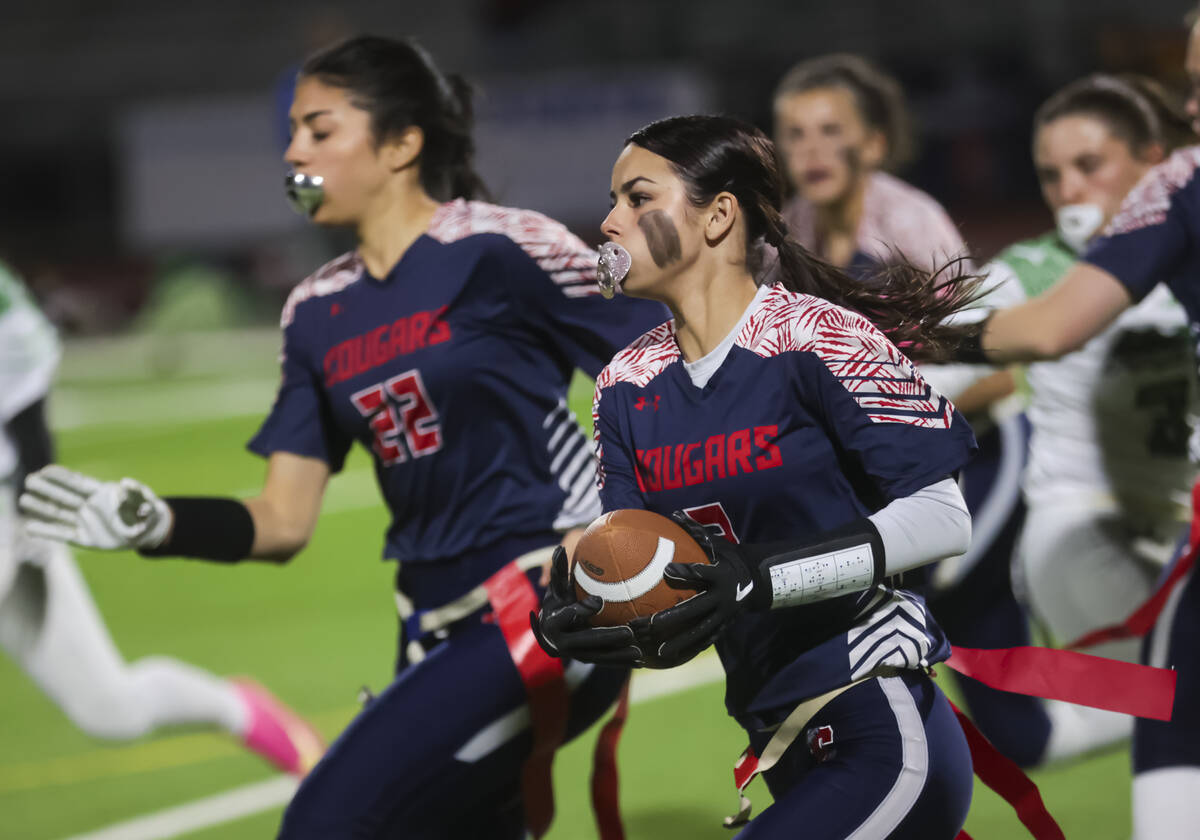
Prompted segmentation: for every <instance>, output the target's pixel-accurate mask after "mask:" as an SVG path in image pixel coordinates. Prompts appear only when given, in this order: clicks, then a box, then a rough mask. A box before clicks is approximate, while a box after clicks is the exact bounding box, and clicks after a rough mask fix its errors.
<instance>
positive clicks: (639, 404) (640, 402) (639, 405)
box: [633, 394, 662, 411]
mask: <svg viewBox="0 0 1200 840" xmlns="http://www.w3.org/2000/svg"><path fill="white" fill-rule="evenodd" d="M661 399H662V394H655V395H654V410H655V411H658V401H659V400H661ZM646 405H647V403H646V398H645V397H638V398H637V402H635V403H634V404H633V407H634V408H636V409H637V410H638V411H641V410H642V409H643V408H645V407H646Z"/></svg>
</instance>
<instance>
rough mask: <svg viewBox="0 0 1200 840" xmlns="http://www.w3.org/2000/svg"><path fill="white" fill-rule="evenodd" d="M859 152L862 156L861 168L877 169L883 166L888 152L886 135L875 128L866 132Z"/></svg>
mask: <svg viewBox="0 0 1200 840" xmlns="http://www.w3.org/2000/svg"><path fill="white" fill-rule="evenodd" d="M859 154H860V155H861V156H862V157H861V160H862V164H863V168H865V169H878V168H879V167H881V166H883V162H884V161H885V160H886V159H887V154H888V144H887V137H886V136H885V135H884V133H883V132H882V131H879V130H877V129H876V130H872V131H870V132H868V134H867V139H866V140H865V141H864V142H863V144H862V149H861V150H860V152H859Z"/></svg>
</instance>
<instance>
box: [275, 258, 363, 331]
mask: <svg viewBox="0 0 1200 840" xmlns="http://www.w3.org/2000/svg"><path fill="white" fill-rule="evenodd" d="M362 272H363V264H362V260H360V259H359V257H358V254H357V253H356V252H354V251H349V252H347V253H345V254H342V255H341V256H340V257H337V258H336V259H333V260H330V261H329V262H327V263H325V265H323V266H321V267H320V268H318V269H317V270H316V271H315V272H313V273H312V274H311V275H309V276H308V277H307V278H306V279H304V280H303V281H301V282H300V283H299V284H298V285H297V286H296V287H295V288H294V289H292V292H291V294H289V295H288V299H287V302H286V303H284V305H283V315H282V316H280V319H279V326H280V327H282V328H283V329H287V328H288V326H289V325H290V324H291V323H292V320H293V319H294V318H295V317H296V307H297V306H299V305H300V304H302V303H304V301H306V300H308V299H309V298H314V297H324V296H325V295H332V294H334V293H336V292H340V291H341V290H342V289H344V288H346V287H347V286H349V285H350V284H351V283H354V282H356V281H357V280H358V279H359V278H360V277H362Z"/></svg>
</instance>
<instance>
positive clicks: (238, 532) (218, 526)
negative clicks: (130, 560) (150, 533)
mask: <svg viewBox="0 0 1200 840" xmlns="http://www.w3.org/2000/svg"><path fill="white" fill-rule="evenodd" d="M163 501H164V502H166V503H167V504H168V505H169V506H170V507H171V512H172V514H173V515H174V517H175V521H174V523H173V525H172V527H171V536H170V537H168V538H167V539H166V540H165V541H164V542H163V544H162V545H160V546H158V547H156V548H143V549H139V550H138V553H139V554H141V555H142V556H143V557H198V558H200V559H202V560H215V561H217V562H218V563H237V562H238V561H239V560H245V559H246V558H247V557H249V556H250V550H251V549H252V548H253V547H254V518H253V517H252V516H251V515H250V510H249V508H247V507H246V505H245V504H243V503H242V502H240V501H238V500H237V499H218V498H214V497H212V496H198V497H195V496H168V497H165V498H164V499H163Z"/></svg>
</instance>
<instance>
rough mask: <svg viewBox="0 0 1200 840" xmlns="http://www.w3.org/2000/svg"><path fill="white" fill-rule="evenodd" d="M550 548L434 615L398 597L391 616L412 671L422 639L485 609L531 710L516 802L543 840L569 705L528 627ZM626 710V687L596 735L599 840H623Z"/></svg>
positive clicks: (557, 664) (557, 669) (554, 668)
mask: <svg viewBox="0 0 1200 840" xmlns="http://www.w3.org/2000/svg"><path fill="white" fill-rule="evenodd" d="M555 547H556V546H553V545H551V546H546V547H544V548H539V549H535V550H534V551H530V552H528V553H526V554H522V555H521V556H520V557H518V558H517V559H516V560H513V561H512V562H511V563H508V564H506V565H505V566H503V567H501V569H500V570H499V571H497V572H496V573H495V574H493V575H492V576H491V577H489V578H488V579H487V580H485V581H484V582H483V583H481V584H479V585H478V586H476V587H475V588H474V589H472V590H470V591H469V592H467V593H466V594H464V595H461V596H459V597H458V598H455V599H454V600H453V601H450V602H449V603H447V604H443V605H442V606H440V607H435V608H433V609H426V610H418V609H416V608H415V607H414V605H413V602H412V600H411V599H410V598H409V597H408V596H407V595H405V594H404V593H403V592H401V591H399V590H396V611H397V613H399V616H400V620H401V622H403V624H404V636H405V639H406V647H405V651H406V654H407V656H408V661H409V662H410V663H411V664H413V665H415V664H417V663H419V662H420V661H421V660H422V659H424V658H425V655H426V649H425V645H424V641H425V640H426V639H429V638H430V637H433V638H434V639H441V638H444V637H445V635H446V633H447V632H448V631H449V630H450V628H451V627H453V626H454V625H455V624H458V623H459V622H462V621H465V620H467V619H470V618H473V617H477V618H480V619H482V617H483V615H484V614H485V612H484V611H485V609H486V608H488V607H490V608H491V615H492V617H493V620H494V623H495V624H496V626H497V627H498V628H499V630H500V632H501V634H502V635H503V636H504V641H505V644H506V645H507V646H508V652H509V655H510V656H511V657H512V661H513V665H514V666H515V667H516V669H517V673H518V674H519V675H520V677H521V683H522V684H523V685H524V686H525V696H526V699H527V700H528V704H529V717H530V721H531V728H532V730H533V746H532V748H531V749H530V753H529V757H528V758H526V759H525V764H524V766H523V767H522V769H521V795H522V798H523V800H524V805H525V825H526V828H528V829H529V833H530V834H531V835H532V836H533V837H535V838H538V837H541V836H542V835H544V834H545V833H546V831H547V830H548V829H549V828H550V823H551V821H553V819H554V785H553V779H552V775H551V767H552V765H553V762H554V752H555V750H557V749H558V746H559V744H561V743H562V740H563V735H564V734H565V732H566V727H567V710H568V706H569V700H570V696H569V693H568V691H567V684H566V681H565V680H564V678H563V663H562V660H561V659H558V658H556V657H552V656H550V655H549V654H547V653H546V652H545V651H544V650H542V648H541V646H539V645H538V643H537V640H536V639H535V638H534V635H533V628H531V627H530V626H529V614H530V612H537V609H538V607H539V606H540V599H539V598H538V595H537V590H535V589H534V587H533V583H532V582H531V581H530V580H529V576H528V572H530V571H531V570H533V569H537V568H541V567H543V566H545V565H546V564H547V563H549V562H550V558H551V557H552V556H553V554H554V549H555ZM628 709H629V683H628V681H626V683H625V686H624V688H622V689H621V696H620V699H619V700H618V702H617V707H616V709H615V711H614V712H613V716H612V718H611V719H610V720H609V721H608V723H606V724H605V726H604V728H603V729H602V730H601V734H600V738H599V739H598V740H597V742H596V751H595V755H594V757H593V772H592V808H593V810H594V811H595V816H596V822H597V824H598V826H599V827H600V838H601V840H624V831H623V829H622V825H621V814H620V810H619V808H618V804H617V764H616V750H617V743H618V741H619V740H620V737H621V730H622V728H623V727H624V723H625V719H626V717H627V716H628Z"/></svg>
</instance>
